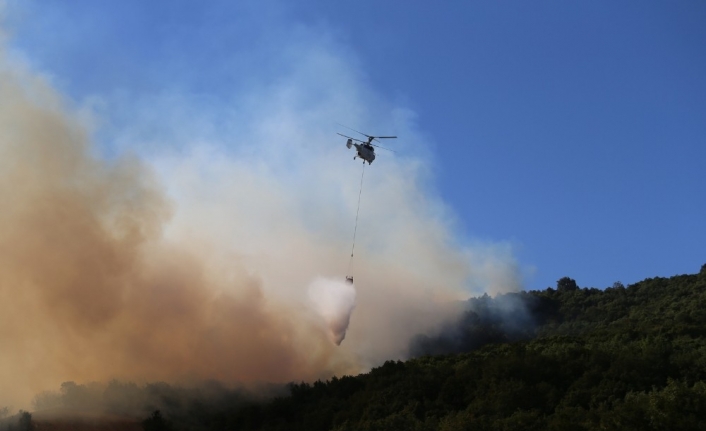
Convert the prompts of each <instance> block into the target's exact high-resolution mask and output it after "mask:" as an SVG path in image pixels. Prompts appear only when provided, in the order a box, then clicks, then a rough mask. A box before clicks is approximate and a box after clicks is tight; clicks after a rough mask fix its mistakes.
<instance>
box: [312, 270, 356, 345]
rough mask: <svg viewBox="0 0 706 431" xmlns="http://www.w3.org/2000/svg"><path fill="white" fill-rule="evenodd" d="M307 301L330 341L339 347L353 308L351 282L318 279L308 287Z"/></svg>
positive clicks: (353, 293)
mask: <svg viewBox="0 0 706 431" xmlns="http://www.w3.org/2000/svg"><path fill="white" fill-rule="evenodd" d="M351 281H352V280H351ZM309 299H310V301H311V303H312V304H313V306H314V309H315V310H316V312H317V313H318V314H319V316H321V318H322V319H323V320H324V322H325V324H326V326H327V328H328V331H329V335H330V337H331V341H333V342H334V343H335V344H336V345H337V346H340V345H341V342H342V341H343V339H344V338H345V337H346V331H347V330H348V325H349V323H350V319H351V314H352V313H353V309H354V308H355V286H354V285H353V283H352V282H350V283H349V282H348V281H341V280H338V279H327V278H322V277H319V278H317V279H316V280H314V281H313V282H312V283H311V285H310V286H309Z"/></svg>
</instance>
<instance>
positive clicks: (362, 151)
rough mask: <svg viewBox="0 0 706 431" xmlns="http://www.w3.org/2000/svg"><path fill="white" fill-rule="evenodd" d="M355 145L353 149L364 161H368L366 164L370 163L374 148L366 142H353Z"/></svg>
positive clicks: (373, 155) (372, 158) (373, 156)
mask: <svg viewBox="0 0 706 431" xmlns="http://www.w3.org/2000/svg"><path fill="white" fill-rule="evenodd" d="M353 145H355V149H356V150H357V151H358V156H357V157H360V158H361V159H363V160H364V161H366V162H368V164H371V163H372V162H373V160H375V149H374V148H373V147H372V146H371V145H368V144H353Z"/></svg>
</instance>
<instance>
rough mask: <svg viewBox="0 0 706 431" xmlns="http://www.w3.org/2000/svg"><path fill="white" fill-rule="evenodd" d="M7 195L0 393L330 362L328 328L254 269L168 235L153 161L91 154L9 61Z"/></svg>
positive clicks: (293, 369)
mask: <svg viewBox="0 0 706 431" xmlns="http://www.w3.org/2000/svg"><path fill="white" fill-rule="evenodd" d="M0 202H2V210H0V348H1V349H2V353H1V354H0V387H2V388H3V391H2V394H0V404H1V403H8V402H14V403H22V402H25V403H26V402H27V400H29V399H30V397H31V396H32V394H35V393H37V392H39V391H40V390H44V389H52V388H57V387H58V385H59V383H60V382H62V381H64V380H76V381H90V380H101V381H106V380H107V379H110V378H113V377H118V378H126V379H138V380H146V379H149V380H160V379H206V378H215V379H221V380H224V381H245V382H247V381H255V380H260V381H286V380H288V379H302V378H312V377H317V376H318V374H319V373H321V372H322V370H325V368H326V365H327V364H326V358H327V355H328V351H329V350H331V347H330V343H329V342H328V340H326V338H325V336H321V337H318V338H317V332H316V331H313V332H312V333H310V334H309V336H308V337H307V339H306V340H302V339H299V338H298V336H297V331H299V330H302V325H304V326H306V325H305V324H302V323H301V320H298V321H296V320H295V319H294V317H295V316H293V315H292V314H291V313H289V312H288V311H287V310H284V309H282V305H281V304H276V303H273V302H271V301H268V298H266V297H265V296H264V295H263V292H262V290H261V286H260V281H259V280H258V278H257V277H255V276H250V275H248V274H245V273H241V274H239V275H238V276H237V277H224V276H222V274H217V273H214V272H213V271H211V272H209V271H208V268H207V266H208V264H207V262H205V261H204V259H203V258H202V256H199V251H198V249H197V248H190V247H188V245H186V244H174V243H170V242H169V241H167V240H164V239H163V237H162V229H163V226H164V223H165V222H166V221H167V220H168V219H169V217H170V214H171V213H172V211H173V208H172V205H171V204H170V203H169V202H168V200H167V199H166V198H165V195H164V193H163V192H162V190H161V189H160V186H159V185H158V184H157V182H156V181H155V178H154V175H153V174H152V172H151V171H150V169H149V168H147V167H146V166H145V165H144V164H143V163H141V162H140V161H139V160H137V159H136V158H130V157H123V158H120V159H118V160H115V161H112V162H109V163H108V162H105V161H102V160H99V159H97V158H96V157H94V156H93V155H91V148H90V146H89V143H88V139H87V136H86V133H85V131H84V129H83V128H82V127H81V126H80V125H79V124H77V122H76V120H74V119H73V118H71V117H70V116H68V115H67V114H66V113H65V110H64V109H63V107H62V101H61V100H60V99H59V98H58V97H57V95H56V94H55V93H54V92H53V91H52V90H51V89H50V88H49V87H48V86H47V85H46V84H44V83H43V82H42V81H41V80H40V79H38V78H34V77H29V78H28V77H27V76H23V75H21V74H18V73H16V72H14V71H12V70H9V69H8V68H3V70H2V72H0ZM227 292H232V293H227ZM311 343H313V344H314V347H315V348H312V346H311V345H308V344H311ZM305 350H306V352H307V353H306V354H305V353H304V351H305Z"/></svg>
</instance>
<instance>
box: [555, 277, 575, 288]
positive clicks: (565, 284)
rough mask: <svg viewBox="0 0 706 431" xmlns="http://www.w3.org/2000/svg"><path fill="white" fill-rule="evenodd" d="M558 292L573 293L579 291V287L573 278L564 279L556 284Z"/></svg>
mask: <svg viewBox="0 0 706 431" xmlns="http://www.w3.org/2000/svg"><path fill="white" fill-rule="evenodd" d="M556 290H558V291H559V292H573V291H574V290H579V286H578V284H576V280H574V279H573V278H569V277H562V278H560V279H559V280H558V281H557V282H556Z"/></svg>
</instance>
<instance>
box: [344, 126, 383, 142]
mask: <svg viewBox="0 0 706 431" xmlns="http://www.w3.org/2000/svg"><path fill="white" fill-rule="evenodd" d="M336 124H338V125H339V126H341V127H345V128H346V129H348V130H352V131H354V132H356V133H360V134H361V135H363V136H367V137H368V138H374V136H370V135H366V134H365V133H363V132H359V131H357V130H355V129H351V128H350V127H348V126H344V125H343V124H341V123H336ZM339 134H340V133H339ZM361 142H362V141H361Z"/></svg>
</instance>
